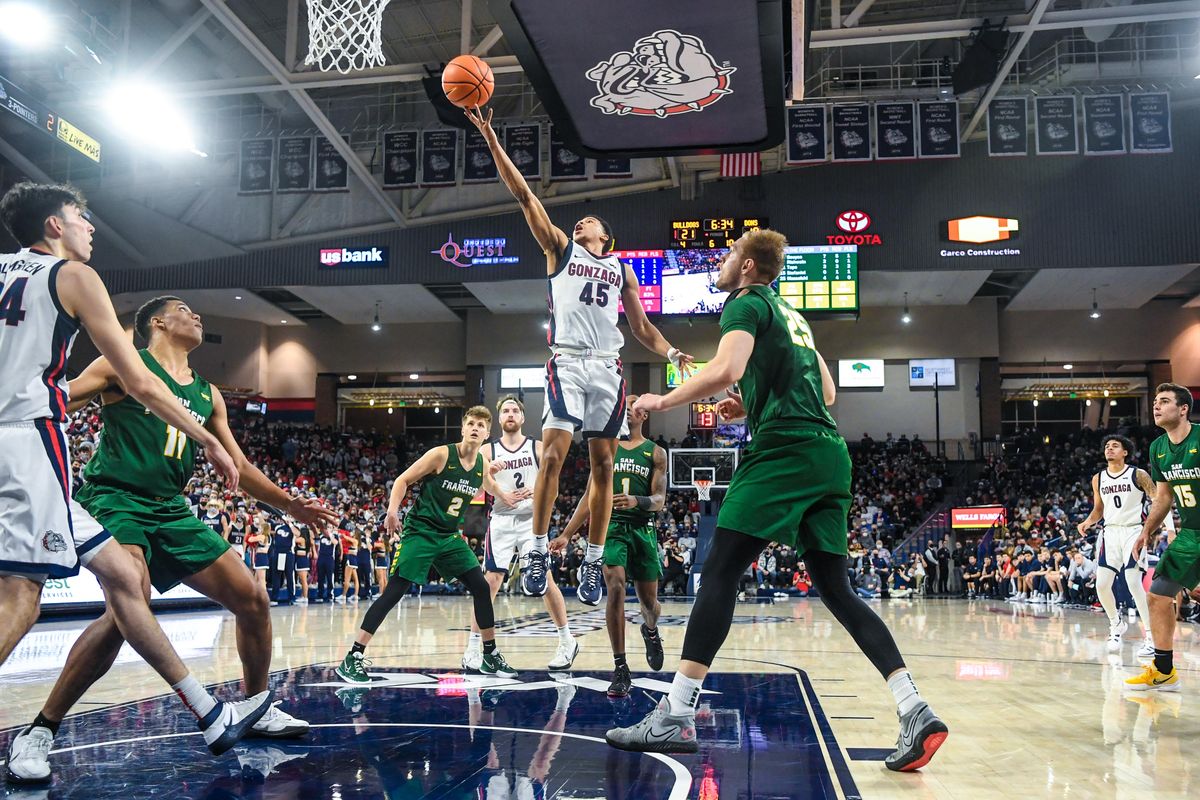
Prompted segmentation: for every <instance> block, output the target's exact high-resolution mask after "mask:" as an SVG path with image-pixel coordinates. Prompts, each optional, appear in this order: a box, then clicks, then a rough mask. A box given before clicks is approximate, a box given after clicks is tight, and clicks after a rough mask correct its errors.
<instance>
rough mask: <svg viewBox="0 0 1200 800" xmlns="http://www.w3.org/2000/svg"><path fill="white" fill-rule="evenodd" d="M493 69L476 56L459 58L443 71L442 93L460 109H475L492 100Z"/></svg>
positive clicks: (493, 87)
mask: <svg viewBox="0 0 1200 800" xmlns="http://www.w3.org/2000/svg"><path fill="white" fill-rule="evenodd" d="M495 88H496V81H495V79H494V78H493V77H492V68H491V67H489V66H488V65H487V62H486V61H484V60H483V59H482V58H478V57H476V56H457V57H455V58H454V59H453V60H452V61H451V62H450V63H449V64H447V65H446V68H445V69H444V70H442V91H443V92H445V93H446V99H448V100H449V101H450V102H451V103H453V104H454V105H456V106H458V107H459V108H475V107H476V106H481V105H483V104H484V103H486V102H487V101H488V100H491V99H492V91H493V90H494V89H495Z"/></svg>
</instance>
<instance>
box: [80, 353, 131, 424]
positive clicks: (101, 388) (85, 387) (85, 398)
mask: <svg viewBox="0 0 1200 800" xmlns="http://www.w3.org/2000/svg"><path fill="white" fill-rule="evenodd" d="M117 385H118V381H117V373H116V370H114V369H113V368H112V364H110V363H109V362H108V359H107V358H105V357H104V356H100V357H99V358H97V359H96V360H95V361H93V362H92V363H90V364H88V365H87V367H86V368H85V369H84V370H83V372H81V373H79V374H78V375H76V376H75V378H74V379H72V380H70V381H68V382H67V394H68V396H69V397H70V399H69V400H68V401H67V412H68V413H71V414H74V413H75V412H76V411H78V410H79V409H81V408H83V407H84V406H86V405H87V404H88V403H90V402H92V401H93V400H95V399H96V398H97V397H99V396H100V395H101V394H103V393H104V392H107V391H108V390H109V389H112V388H113V387H114V386H117ZM121 391H122V392H124V389H122V390H121Z"/></svg>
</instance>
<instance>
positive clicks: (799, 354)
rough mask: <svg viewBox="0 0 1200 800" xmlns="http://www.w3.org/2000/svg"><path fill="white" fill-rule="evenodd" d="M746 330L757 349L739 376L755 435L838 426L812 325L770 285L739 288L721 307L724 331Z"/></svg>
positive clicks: (832, 428)
mask: <svg viewBox="0 0 1200 800" xmlns="http://www.w3.org/2000/svg"><path fill="white" fill-rule="evenodd" d="M730 331H746V332H747V333H749V334H751V335H752V336H753V337H754V350H753V351H752V352H751V353H750V360H749V361H748V362H747V364H746V372H745V374H743V375H742V378H741V380H739V381H738V389H739V390H740V391H741V393H742V403H743V405H745V406H746V423H747V425H748V426H749V428H750V434H751V435H752V436H758V435H759V434H760V433H766V432H768V431H795V430H808V429H812V428H821V429H827V430H836V429H837V425H836V423H834V421H833V417H831V416H830V415H829V409H827V408H826V407H825V396H824V393H823V392H822V390H821V365H820V363H819V362H818V361H817V351H816V349H815V347H814V345H813V335H812V328H810V327H809V324H808V322H807V321H806V320H805V319H804V317H802V316H801V315H800V314H799V313H798V312H797V311H796V310H795V309H794V308H792V307H791V306H789V305H788V304H787V303H786V302H784V300H783V299H782V298H781V297H780V296H779V295H778V294H776V293H775V290H774V289H772V288H770V287H769V286H761V285H754V286H749V287H746V288H745V289H742V290H739V291H737V292H734V293H733V294H732V295H731V296H730V298H729V299H728V300H726V301H725V308H724V310H722V311H721V334H722V335H725V334H727V333H729V332H730Z"/></svg>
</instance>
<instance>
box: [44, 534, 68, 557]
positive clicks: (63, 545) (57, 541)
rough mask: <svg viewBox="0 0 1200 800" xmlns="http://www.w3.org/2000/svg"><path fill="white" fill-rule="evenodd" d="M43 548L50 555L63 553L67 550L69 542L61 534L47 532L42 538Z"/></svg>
mask: <svg viewBox="0 0 1200 800" xmlns="http://www.w3.org/2000/svg"><path fill="white" fill-rule="evenodd" d="M42 547H43V548H45V549H46V551H47V552H50V553H63V552H66V549H67V540H66V539H64V538H63V536H62V534H61V533H55V532H54V531H46V534H45V535H44V536H43V537H42Z"/></svg>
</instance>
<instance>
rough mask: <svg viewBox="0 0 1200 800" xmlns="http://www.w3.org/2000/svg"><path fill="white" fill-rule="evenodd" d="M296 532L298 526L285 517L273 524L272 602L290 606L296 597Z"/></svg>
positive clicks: (271, 557) (271, 555)
mask: <svg viewBox="0 0 1200 800" xmlns="http://www.w3.org/2000/svg"><path fill="white" fill-rule="evenodd" d="M296 533H297V531H296V526H295V525H293V524H292V522H291V520H289V519H287V518H285V517H280V518H278V519H277V520H276V521H275V525H274V526H272V529H271V549H270V551H269V552H270V562H269V563H270V571H271V597H272V598H273V599H272V601H271V602H272V604H280V603H282V604H284V605H289V606H290V605H291V604H292V600H294V599H295V597H296V552H295V546H296ZM285 586H286V593H284V587H285Z"/></svg>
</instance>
